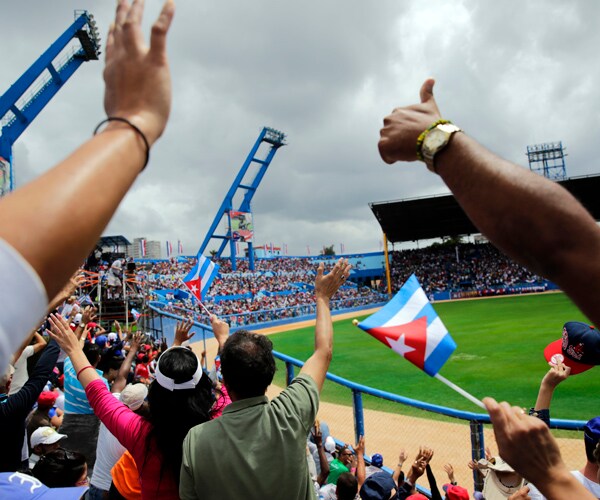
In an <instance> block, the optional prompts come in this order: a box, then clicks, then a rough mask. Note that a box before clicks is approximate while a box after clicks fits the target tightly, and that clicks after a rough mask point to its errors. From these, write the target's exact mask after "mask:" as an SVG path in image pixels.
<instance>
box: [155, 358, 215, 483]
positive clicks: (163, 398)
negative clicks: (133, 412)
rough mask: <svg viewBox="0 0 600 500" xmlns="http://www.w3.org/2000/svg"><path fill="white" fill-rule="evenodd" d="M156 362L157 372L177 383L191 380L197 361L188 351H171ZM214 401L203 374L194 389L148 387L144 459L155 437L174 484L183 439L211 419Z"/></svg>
mask: <svg viewBox="0 0 600 500" xmlns="http://www.w3.org/2000/svg"><path fill="white" fill-rule="evenodd" d="M159 363H160V372H161V373H162V374H163V375H165V376H166V377H169V378H172V379H173V380H174V381H175V383H176V384H179V383H182V382H187V381H188V380H190V379H191V378H192V376H193V375H194V373H195V372H196V369H197V368H198V363H199V361H198V358H197V357H196V355H195V354H194V353H193V352H192V351H190V350H188V349H170V350H168V351H166V352H165V353H164V354H162V355H161V357H160V358H159ZM213 402H214V396H213V393H212V384H211V382H210V380H209V379H208V377H207V376H205V375H204V374H203V375H202V377H201V378H200V381H199V382H198V384H197V385H196V387H195V388H193V389H178V390H174V391H170V390H168V389H165V388H164V387H162V386H161V385H160V384H159V383H158V382H157V381H156V380H155V381H154V382H152V384H150V388H149V389H148V407H149V412H150V415H149V418H148V420H149V421H150V423H151V424H152V432H151V433H150V434H149V435H148V441H147V447H146V450H147V451H146V458H147V457H148V456H149V455H150V454H151V453H152V452H153V451H154V450H152V448H154V446H152V441H151V439H152V438H154V439H155V440H156V448H158V451H159V453H160V454H161V455H162V467H163V468H164V467H165V466H168V467H170V468H171V470H172V472H173V475H174V477H175V482H176V483H179V471H180V469H181V455H182V447H183V440H184V438H185V436H186V435H187V433H188V431H189V430H190V429H191V428H192V427H194V426H196V425H198V424H202V423H204V422H207V421H208V420H209V419H210V409H211V407H212V405H213ZM163 470H164V469H163ZM161 473H162V470H161Z"/></svg>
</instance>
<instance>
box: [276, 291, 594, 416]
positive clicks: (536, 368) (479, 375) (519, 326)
mask: <svg viewBox="0 0 600 500" xmlns="http://www.w3.org/2000/svg"><path fill="white" fill-rule="evenodd" d="M434 307H435V310H436V311H437V313H438V314H439V316H440V317H441V319H442V321H443V322H444V324H445V325H446V327H447V328H448V330H449V331H450V333H451V335H452V337H453V338H454V340H455V341H456V344H457V345H458V347H457V349H456V351H455V352H454V354H453V355H452V357H451V358H450V359H449V360H448V362H447V363H446V364H445V365H444V366H443V368H442V369H441V370H440V374H441V375H443V376H445V377H446V378H447V379H449V380H450V381H452V382H454V383H455V384H457V385H459V386H460V387H462V388H464V389H465V390H467V391H469V392H470V393H471V394H473V395H474V396H476V397H478V398H483V397H485V396H492V397H494V398H496V399H498V400H506V401H509V402H510V403H511V404H515V405H518V406H523V407H530V406H533V404H534V403H535V399H536V396H537V391H538V388H539V383H540V380H541V378H542V377H543V375H544V373H546V371H547V370H548V365H547V363H546V360H545V359H544V357H543V350H544V348H545V347H546V345H547V344H548V343H550V342H551V341H553V340H557V339H559V338H560V337H561V334H562V326H563V324H564V323H565V322H566V321H571V320H577V321H586V319H585V316H584V315H583V314H582V313H581V312H580V311H579V310H578V309H577V308H576V307H575V306H574V305H573V303H572V302H571V301H570V300H569V299H568V298H567V297H566V296H565V295H564V294H562V293H547V294H541V295H524V296H513V297H502V298H493V299H482V300H466V301H454V302H444V303H436V304H434ZM364 317H365V316H357V318H358V319H362V318H364ZM334 332H335V333H334V335H335V340H334V354H333V361H332V363H331V367H330V369H329V371H330V373H334V374H336V375H339V376H341V377H344V378H347V379H349V380H353V381H355V382H358V383H361V384H364V385H367V386H370V387H374V388H377V389H381V390H385V391H388V392H392V393H395V394H399V395H402V396H407V397H410V398H414V399H418V400H421V401H426V402H429V403H434V404H438V405H442V406H449V407H452V408H458V409H463V410H469V411H474V412H480V410H479V408H478V407H477V406H475V405H474V404H473V403H471V402H469V401H467V400H466V399H464V398H463V397H462V396H460V395H459V394H457V393H456V392H454V391H453V390H451V389H449V388H448V387H446V386H445V385H444V384H442V383H441V382H440V381H439V380H436V379H434V378H431V377H429V376H428V375H426V374H425V373H424V372H421V371H420V370H419V369H418V368H416V367H415V366H413V365H412V364H410V363H409V362H408V361H406V360H405V359H403V358H402V357H400V356H398V355H397V354H396V353H394V352H393V351H392V350H391V349H389V348H387V347H386V346H384V345H383V344H381V343H380V342H378V341H377V340H375V339H374V338H372V337H371V336H370V335H368V334H367V333H365V332H363V331H362V330H360V329H358V328H357V327H355V326H354V325H352V320H351V319H348V320H341V321H337V322H336V323H335V324H334ZM313 335H314V329H313V328H312V327H311V328H304V329H301V330H292V331H288V332H284V333H279V334H274V335H271V336H270V338H271V339H272V340H273V343H274V346H275V350H277V351H279V352H282V353H284V354H287V355H289V356H292V357H294V358H297V359H300V360H306V359H307V357H308V356H309V355H310V354H311V352H312V348H313ZM284 377H285V367H284V365H283V364H282V363H278V373H277V374H276V378H275V381H276V383H278V384H280V385H283V384H284V380H285V379H284ZM599 393H600V368H593V369H591V370H588V371H587V372H585V373H582V374H579V375H576V376H574V377H572V378H570V379H568V380H566V381H565V382H563V384H562V385H561V386H559V388H558V390H557V393H556V394H555V398H554V400H553V403H552V416H553V417H555V418H566V419H581V420H587V419H589V418H591V417H593V416H596V415H598V414H600V408H599V407H598V404H597V403H595V401H596V395H597V394H599ZM322 398H323V400H325V401H331V402H335V403H340V404H346V405H350V404H351V396H350V394H349V390H348V389H346V388H343V387H339V386H337V384H333V383H331V382H328V383H327V384H326V387H325V388H324V391H323V394H322ZM364 404H365V407H367V408H372V409H380V410H384V411H394V412H399V413H404V414H410V415H418V416H424V415H423V412H421V411H419V410H413V409H410V408H406V407H404V406H403V405H396V404H390V403H387V402H385V401H381V400H379V399H377V398H373V397H365V399H364Z"/></svg>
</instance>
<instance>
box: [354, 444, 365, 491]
mask: <svg viewBox="0 0 600 500" xmlns="http://www.w3.org/2000/svg"><path fill="white" fill-rule="evenodd" d="M356 458H357V465H356V480H357V481H358V489H359V490H360V488H361V486H362V485H363V484H364V482H365V479H366V477H367V471H366V468H365V457H364V455H363V454H362V453H358V454H357V455H356Z"/></svg>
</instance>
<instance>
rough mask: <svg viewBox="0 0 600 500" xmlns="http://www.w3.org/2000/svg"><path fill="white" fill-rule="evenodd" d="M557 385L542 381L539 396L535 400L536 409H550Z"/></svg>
mask: <svg viewBox="0 0 600 500" xmlns="http://www.w3.org/2000/svg"><path fill="white" fill-rule="evenodd" d="M554 389H555V387H552V386H549V385H547V384H544V382H542V383H541V384H540V390H539V392H538V397H537V399H536V401H535V407H534V409H536V410H548V409H550V403H551V402H552V396H553V395H554Z"/></svg>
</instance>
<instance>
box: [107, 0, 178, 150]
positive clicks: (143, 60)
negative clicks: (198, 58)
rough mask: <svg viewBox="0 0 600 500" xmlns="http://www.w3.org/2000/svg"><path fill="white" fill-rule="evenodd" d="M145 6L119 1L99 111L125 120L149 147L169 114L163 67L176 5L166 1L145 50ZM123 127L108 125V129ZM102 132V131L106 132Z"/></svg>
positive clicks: (135, 0) (167, 83)
mask: <svg viewBox="0 0 600 500" xmlns="http://www.w3.org/2000/svg"><path fill="white" fill-rule="evenodd" d="M143 10H144V2H143V1H142V0H133V3H132V4H131V5H129V2H128V1H127V0H119V1H118V3H117V14H116V17H115V22H114V23H113V24H112V25H111V27H110V30H109V32H108V39H107V43H106V67H105V69H104V81H105V82H106V91H105V94H104V108H105V110H106V114H107V115H108V116H117V117H122V118H126V119H128V120H130V121H131V122H132V123H134V124H135V125H137V126H138V127H139V128H140V129H141V130H142V132H143V133H144V134H145V136H146V138H147V139H148V142H149V143H150V145H152V144H153V143H154V142H155V141H156V139H158V138H159V137H160V136H161V134H162V133H163V130H164V128H165V125H166V123H167V119H168V117H169V113H170V111H171V76H170V73H169V65H168V62H167V52H166V42H167V32H168V30H169V26H170V25H171V21H172V19H173V15H174V13H175V4H174V3H173V1H172V0H167V1H166V2H165V4H164V6H163V8H162V11H161V13H160V15H159V17H158V19H157V20H156V22H155V23H154V25H153V26H152V35H151V37H150V46H149V47H148V46H147V45H146V42H145V41H144V36H143V33H142V14H143ZM113 126H123V124H119V123H118V122H112V123H110V124H109V127H113ZM109 127H107V129H108V128H109Z"/></svg>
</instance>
